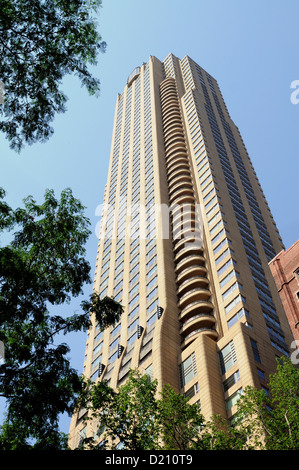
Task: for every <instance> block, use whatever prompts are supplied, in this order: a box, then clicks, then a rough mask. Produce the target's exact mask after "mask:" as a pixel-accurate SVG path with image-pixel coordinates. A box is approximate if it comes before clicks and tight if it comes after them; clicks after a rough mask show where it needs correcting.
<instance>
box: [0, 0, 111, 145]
mask: <svg viewBox="0 0 299 470" xmlns="http://www.w3.org/2000/svg"><path fill="white" fill-rule="evenodd" d="M100 7H101V0H42V1H41V0H2V1H1V9H0V80H1V81H2V83H3V84H4V89H5V95H4V96H5V99H4V104H0V117H1V120H0V130H1V131H2V132H4V133H5V135H6V136H7V138H8V139H9V141H10V146H11V148H13V149H15V150H17V151H20V150H21V148H22V146H23V144H24V142H25V143H27V144H32V143H34V142H37V141H39V142H44V141H46V140H47V139H48V138H49V137H50V136H51V135H52V134H53V132H54V131H53V128H52V127H51V125H50V123H51V121H52V120H53V119H54V117H55V115H56V113H63V112H65V111H66V102H67V96H66V95H65V93H64V92H63V91H62V90H61V89H60V86H61V83H62V80H63V77H64V76H65V75H69V74H74V75H76V76H77V77H78V78H79V80H80V82H81V84H82V86H84V87H86V88H87V90H88V92H89V93H90V94H91V95H96V94H98V92H99V80H98V79H97V78H95V77H93V75H92V74H91V72H90V71H89V69H88V66H89V65H91V66H94V65H95V64H96V62H97V57H98V54H99V52H104V51H105V48H106V43H105V42H104V41H102V39H101V36H100V34H99V32H98V29H97V19H96V18H97V15H98V13H99V9H100Z"/></svg>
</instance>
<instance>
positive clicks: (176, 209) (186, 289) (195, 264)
mask: <svg viewBox="0 0 299 470" xmlns="http://www.w3.org/2000/svg"><path fill="white" fill-rule="evenodd" d="M160 97H161V106H162V124H163V133H164V146H165V160H166V170H167V179H168V196H169V202H170V205H171V206H172V209H173V210H172V213H171V216H172V217H171V227H172V237H173V253H174V261H175V264H176V268H175V272H176V281H177V295H178V306H179V308H180V309H181V313H180V315H179V318H180V320H181V321H182V322H183V324H182V327H181V334H182V336H183V341H184V342H186V340H187V337H188V338H189V336H190V338H191V339H190V340H189V339H188V340H187V341H192V340H193V339H195V338H196V337H197V336H196V335H198V334H199V333H200V332H203V331H213V330H212V328H214V325H215V318H214V316H213V308H214V306H213V304H212V302H211V300H210V299H211V292H210V290H209V280H208V278H207V269H206V267H205V258H204V256H203V249H202V247H201V246H200V247H198V243H196V244H195V243H194V242H195V241H196V242H198V237H196V235H198V234H199V233H200V232H198V220H197V216H196V212H195V202H196V201H195V195H194V189H193V181H192V175H191V170H190V163H189V157H188V150H187V147H186V142H185V133H184V128H183V122H182V118H181V110H180V102H179V98H178V94H177V90H176V84H175V80H174V79H173V78H167V79H166V80H164V81H163V82H162V83H161V85H160ZM213 334H214V333H213ZM192 338H193V339H192Z"/></svg>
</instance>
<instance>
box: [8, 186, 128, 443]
mask: <svg viewBox="0 0 299 470" xmlns="http://www.w3.org/2000/svg"><path fill="white" fill-rule="evenodd" d="M1 195H2V196H4V191H3V190H2V191H1ZM24 206H25V207H24V208H22V209H20V208H18V209H16V210H15V211H13V210H12V209H11V208H10V207H9V206H8V205H7V204H6V203H5V202H2V203H1V205H0V221H1V226H0V228H1V229H2V230H4V229H6V230H7V229H8V228H9V229H12V228H14V229H15V230H16V231H15V233H14V234H13V236H12V241H11V242H10V244H9V245H7V246H4V247H1V248H0V341H2V342H3V344H4V347H5V362H4V364H2V365H0V395H1V396H3V397H5V398H6V400H7V404H8V412H7V418H6V421H5V422H4V425H3V426H2V428H1V435H0V446H1V447H2V448H9V446H12V448H18V446H19V447H20V448H23V447H26V446H28V445H29V444H28V442H29V438H30V439H33V440H34V442H35V444H34V446H35V448H51V447H52V448H57V447H59V446H61V445H62V442H65V438H64V437H63V438H62V437H61V436H60V434H59V430H58V418H59V416H60V414H61V413H64V412H66V413H69V414H71V413H72V411H73V408H74V403H75V400H76V398H77V396H78V394H79V393H80V392H81V390H82V387H83V380H82V378H81V377H80V376H79V375H78V374H77V372H76V371H75V370H74V369H73V368H72V367H71V365H70V362H69V360H68V357H67V356H68V353H69V347H68V346H67V345H66V344H65V343H62V344H58V345H57V344H55V341H56V339H57V335H58V334H64V335H65V334H67V333H69V332H76V331H81V330H86V329H87V328H88V327H89V325H90V312H91V309H92V308H93V307H96V312H95V313H96V316H97V319H98V320H99V324H100V327H101V326H103V327H106V326H107V325H108V322H110V324H113V323H114V322H115V321H116V320H117V319H118V318H119V315H120V314H121V312H122V307H121V306H120V305H119V304H118V303H117V302H115V301H114V300H113V299H108V298H105V299H100V298H99V297H98V296H97V295H96V294H93V295H92V298H91V299H90V301H85V302H84V303H83V305H82V313H78V314H73V315H70V316H67V315H66V314H65V312H63V314H62V315H57V314H56V315H55V314H53V313H52V314H51V312H50V311H49V307H50V306H55V307H56V306H61V307H63V306H65V305H67V304H68V303H69V302H70V300H71V299H72V298H73V297H76V296H78V295H79V294H82V293H83V290H82V288H83V285H84V284H85V283H90V282H91V279H90V274H89V273H90V266H89V263H88V262H87V261H86V260H85V243H86V241H87V238H88V236H89V234H90V230H89V221H88V219H87V218H86V217H85V216H84V207H83V206H82V204H81V203H80V201H78V200H77V199H75V198H74V196H73V195H72V192H71V190H70V189H67V190H65V191H63V192H62V194H61V197H60V200H57V199H56V198H55V196H54V193H53V191H51V190H48V191H46V194H45V200H44V203H43V204H41V205H38V204H37V203H36V202H35V201H34V200H33V198H32V197H28V198H26V199H25V200H24ZM101 309H102V310H103V317H101ZM113 313H114V314H115V315H114V314H113Z"/></svg>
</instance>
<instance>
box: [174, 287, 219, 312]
mask: <svg viewBox="0 0 299 470" xmlns="http://www.w3.org/2000/svg"><path fill="white" fill-rule="evenodd" d="M210 297H211V292H210V291H209V289H204V288H200V287H196V288H195V289H191V290H189V291H188V292H185V294H183V295H182V297H181V298H180V299H179V301H178V306H179V307H180V308H182V309H183V310H184V309H185V308H186V307H188V305H190V304H193V303H194V302H197V301H198V300H203V301H207V300H209V299H210Z"/></svg>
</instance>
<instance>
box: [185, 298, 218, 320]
mask: <svg viewBox="0 0 299 470" xmlns="http://www.w3.org/2000/svg"><path fill="white" fill-rule="evenodd" d="M213 308H214V306H213V304H212V302H210V301H209V300H196V301H195V302H192V303H190V304H188V305H187V306H186V307H185V308H183V310H182V311H181V313H180V315H179V319H180V320H188V319H189V318H191V317H194V315H198V314H199V313H212V311H213Z"/></svg>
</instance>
